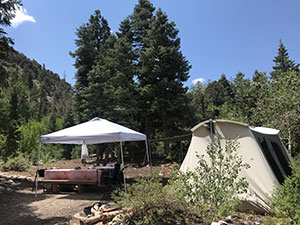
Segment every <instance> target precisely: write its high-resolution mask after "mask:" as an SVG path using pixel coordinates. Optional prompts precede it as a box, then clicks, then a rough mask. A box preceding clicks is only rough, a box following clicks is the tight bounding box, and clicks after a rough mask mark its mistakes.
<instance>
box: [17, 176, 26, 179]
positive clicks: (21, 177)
mask: <svg viewBox="0 0 300 225" xmlns="http://www.w3.org/2000/svg"><path fill="white" fill-rule="evenodd" d="M18 178H19V180H26V177H25V176H19V177H18Z"/></svg>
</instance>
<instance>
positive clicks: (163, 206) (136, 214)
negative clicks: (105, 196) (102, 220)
mask: <svg viewBox="0 0 300 225" xmlns="http://www.w3.org/2000/svg"><path fill="white" fill-rule="evenodd" d="M113 199H114V200H115V201H116V202H117V203H118V204H119V205H120V206H121V207H125V208H130V209H131V210H132V212H133V214H132V216H131V217H130V218H128V222H129V224H140V225H152V224H183V225H184V224H192V222H191V221H190V219H189V218H190V216H189V215H188V211H187V210H186V209H185V208H184V206H183V205H182V204H180V202H178V201H177V200H176V198H174V196H173V195H172V192H170V189H169V186H168V185H166V186H163V184H162V183H161V182H160V180H159V178H158V176H152V177H151V178H145V179H142V178H139V179H137V180H136V182H135V183H134V184H132V185H127V192H125V191H120V190H117V191H115V192H114V193H113Z"/></svg>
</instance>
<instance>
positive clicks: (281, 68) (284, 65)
mask: <svg viewBox="0 0 300 225" xmlns="http://www.w3.org/2000/svg"><path fill="white" fill-rule="evenodd" d="M273 62H274V63H275V66H273V69H274V71H273V72H271V73H270V74H271V79H272V80H273V81H276V80H278V79H279V76H281V75H284V73H285V72H288V71H298V72H299V68H298V67H299V64H297V65H296V64H295V61H294V60H291V59H289V54H288V51H287V49H286V48H285V46H284V45H283V43H282V40H280V44H279V48H278V53H277V56H275V58H274V60H273Z"/></svg>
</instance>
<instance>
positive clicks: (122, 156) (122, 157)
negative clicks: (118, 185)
mask: <svg viewBox="0 0 300 225" xmlns="http://www.w3.org/2000/svg"><path fill="white" fill-rule="evenodd" d="M120 147H121V159H122V165H123V181H124V189H125V193H127V188H126V179H125V164H124V154H123V146H122V142H120Z"/></svg>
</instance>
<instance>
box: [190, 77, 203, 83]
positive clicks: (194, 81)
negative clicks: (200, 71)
mask: <svg viewBox="0 0 300 225" xmlns="http://www.w3.org/2000/svg"><path fill="white" fill-rule="evenodd" d="M204 81H205V79H204V78H202V77H201V78H197V79H195V80H193V81H192V83H193V84H197V83H203V82H204Z"/></svg>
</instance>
